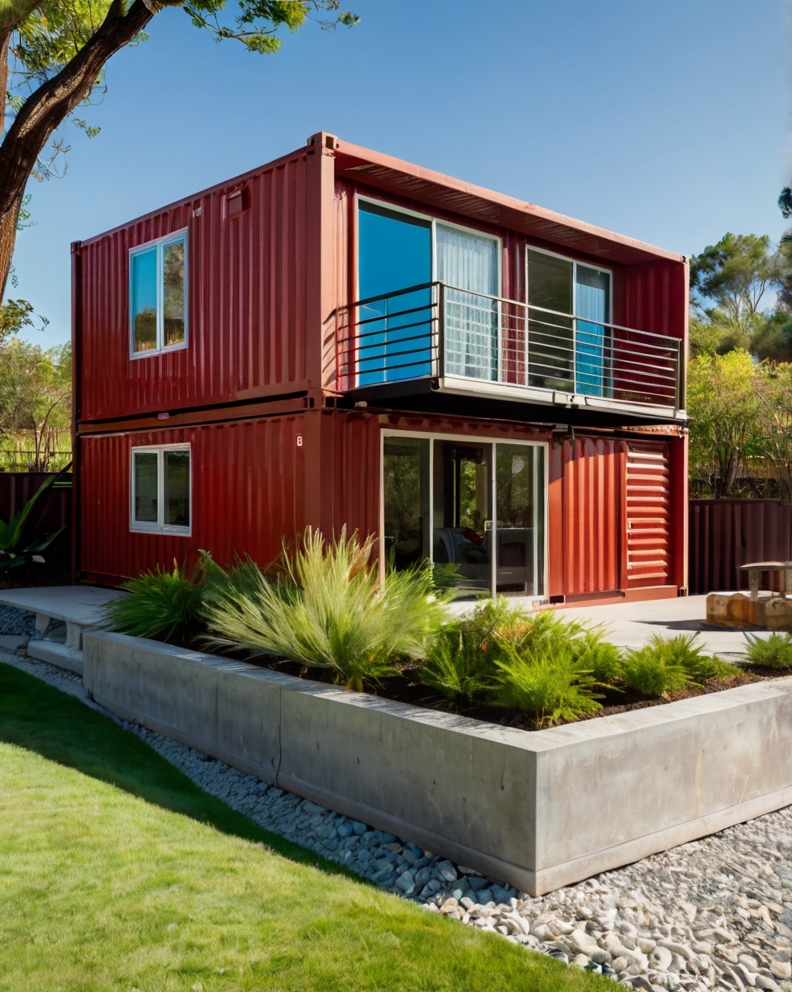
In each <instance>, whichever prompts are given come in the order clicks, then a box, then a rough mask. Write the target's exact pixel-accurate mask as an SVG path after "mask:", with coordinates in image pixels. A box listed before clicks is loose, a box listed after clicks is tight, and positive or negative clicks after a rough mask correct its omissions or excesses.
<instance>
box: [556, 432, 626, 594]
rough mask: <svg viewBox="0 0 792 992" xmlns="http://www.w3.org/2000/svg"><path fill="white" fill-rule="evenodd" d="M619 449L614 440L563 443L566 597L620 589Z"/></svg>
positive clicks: (621, 462) (621, 445)
mask: <svg viewBox="0 0 792 992" xmlns="http://www.w3.org/2000/svg"><path fill="white" fill-rule="evenodd" d="M623 448H624V442H623V441H618V440H615V439H614V438H599V437H598V438H588V437H576V438H575V439H574V440H573V441H568V440H565V441H564V442H563V447H562V452H561V459H560V461H561V464H560V466H558V462H557V461H556V465H557V466H558V467H560V468H561V470H562V471H563V510H562V512H563V532H564V550H563V560H564V578H563V589H562V592H563V594H564V595H565V596H576V595H582V594H584V593H597V592H608V591H611V590H617V589H621V588H623V584H622V567H621V566H622V553H623V548H622V545H623V541H622V534H623V531H624V519H623V480H624V455H623ZM553 553H554V550H553V549H552V548H551V549H550V555H551V558H552V556H553Z"/></svg>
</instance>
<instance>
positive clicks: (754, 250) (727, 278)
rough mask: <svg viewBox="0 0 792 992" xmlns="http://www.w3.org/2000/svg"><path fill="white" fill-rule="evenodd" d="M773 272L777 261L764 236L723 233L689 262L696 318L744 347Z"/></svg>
mask: <svg viewBox="0 0 792 992" xmlns="http://www.w3.org/2000/svg"><path fill="white" fill-rule="evenodd" d="M777 271H778V259H777V256H776V254H775V253H774V252H773V251H772V250H771V244H770V238H769V237H768V236H767V235H761V236H759V235H756V234H725V235H724V236H723V237H722V238H721V239H720V241H719V242H718V243H717V244H715V245H709V246H708V247H707V248H705V249H704V251H703V252H702V253H701V254H700V255H694V256H693V257H692V258H691V260H690V288H691V302H692V304H693V307H694V312H695V314H696V316H697V317H699V319H700V320H703V321H705V322H706V323H708V324H710V325H712V326H713V327H714V328H716V329H720V330H721V332H722V334H721V337H722V338H726V337H728V336H729V335H731V339H732V341H734V342H739V343H741V344H742V347H747V345H748V344H749V342H750V337H751V335H752V334H753V333H754V332H755V331H756V330H757V329H758V327H759V325H761V323H762V319H763V315H762V313H761V311H760V309H759V307H760V304H761V301H762V298H763V296H764V294H765V292H766V290H767V289H768V287H769V286H770V285H771V284H772V283H773V282H774V280H775V278H776V275H777ZM725 350H728V347H727V348H726V349H725Z"/></svg>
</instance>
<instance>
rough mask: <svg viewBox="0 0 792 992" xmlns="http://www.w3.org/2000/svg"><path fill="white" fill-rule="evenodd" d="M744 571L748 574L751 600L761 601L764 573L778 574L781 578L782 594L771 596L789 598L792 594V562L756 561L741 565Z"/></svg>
mask: <svg viewBox="0 0 792 992" xmlns="http://www.w3.org/2000/svg"><path fill="white" fill-rule="evenodd" d="M740 568H741V570H742V571H744V572H747V573H748V588H749V589H750V592H751V599H759V580H760V578H761V576H762V573H763V572H770V573H772V572H777V573H778V574H779V575H780V576H781V578H780V583H779V584H780V586H781V591H780V592H777V593H776V592H772V591H771V593H770V595H771V596H784V597H785V596H787V595H788V594H789V593H792V561H754V562H751V563H750V564H748V565H740Z"/></svg>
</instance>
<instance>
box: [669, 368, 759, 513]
mask: <svg viewBox="0 0 792 992" xmlns="http://www.w3.org/2000/svg"><path fill="white" fill-rule="evenodd" d="M755 375H756V367H755V365H754V362H753V360H752V358H751V356H750V355H749V354H748V352H747V351H732V352H729V354H726V355H702V356H700V357H699V358H694V359H693V361H691V362H690V365H689V366H688V395H687V409H688V413H689V415H690V422H691V426H690V474H691V477H692V478H699V479H703V480H706V481H707V483H708V484H709V485H710V487H711V489H712V492H713V495H714V496H715V497H717V498H724V497H726V496H728V495H729V492H730V491H731V488H732V486H733V485H734V483H735V480H736V479H737V476H738V474H739V472H740V470H741V469H742V468H743V466H744V465H745V463H746V459H748V458H750V457H752V456H757V455H761V453H762V449H761V445H760V444H759V442H758V441H757V437H758V435H759V433H760V403H759V397H758V396H757V393H756V390H755V388H754V387H755Z"/></svg>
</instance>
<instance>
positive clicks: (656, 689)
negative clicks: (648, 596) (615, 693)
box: [620, 634, 738, 699]
mask: <svg viewBox="0 0 792 992" xmlns="http://www.w3.org/2000/svg"><path fill="white" fill-rule="evenodd" d="M696 636H697V635H695V634H693V635H691V636H689V637H686V636H685V635H683V634H679V635H677V636H676V637H668V638H664V637H660V635H659V634H654V635H653V636H652V637H651V638H650V639H649V642H648V644H645V645H644V646H643V647H641V648H637V649H632V650H629V651H627V652H626V654H625V657H624V661H623V662H622V667H621V673H620V678H621V679H622V681H623V682H624V683H625V684H626V685H627V686H628V687H629V688H631V689H635V691H636V692H639V693H640V694H641V695H642V696H651V697H655V698H660V699H667V698H668V697H669V696H670V695H671V694H673V693H675V692H680V691H681V690H683V689H686V688H687V687H688V686H689V685H703V684H704V683H705V682H708V681H709V680H710V679H713V678H725V677H728V676H729V675H736V674H737V673H738V669H737V668H735V667H734V666H733V665H729V664H728V663H727V662H725V661H721V659H720V658H712V657H709V656H708V655H706V654H705V653H704V649H703V647H702V646H701V645H699V644H696Z"/></svg>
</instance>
